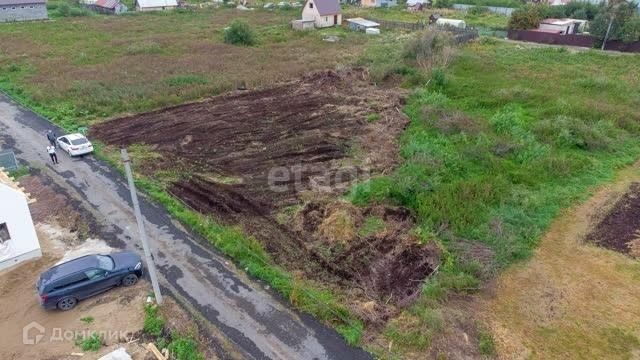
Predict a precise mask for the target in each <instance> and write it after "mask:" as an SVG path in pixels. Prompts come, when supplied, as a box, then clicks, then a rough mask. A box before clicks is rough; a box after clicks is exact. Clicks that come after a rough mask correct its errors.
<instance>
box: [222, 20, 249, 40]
mask: <svg viewBox="0 0 640 360" xmlns="http://www.w3.org/2000/svg"><path fill="white" fill-rule="evenodd" d="M224 42H225V43H227V44H233V45H244V46H252V45H255V43H256V36H255V34H254V32H253V30H252V29H251V27H249V24H247V23H246V22H244V21H242V20H234V21H233V22H232V23H231V25H229V27H228V28H227V29H225V31H224Z"/></svg>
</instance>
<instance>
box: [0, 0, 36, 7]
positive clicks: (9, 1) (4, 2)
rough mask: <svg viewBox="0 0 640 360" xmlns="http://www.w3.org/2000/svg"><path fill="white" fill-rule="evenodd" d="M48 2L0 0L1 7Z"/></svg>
mask: <svg viewBox="0 0 640 360" xmlns="http://www.w3.org/2000/svg"><path fill="white" fill-rule="evenodd" d="M46 3H47V0H0V6H7V5H26V4H46Z"/></svg>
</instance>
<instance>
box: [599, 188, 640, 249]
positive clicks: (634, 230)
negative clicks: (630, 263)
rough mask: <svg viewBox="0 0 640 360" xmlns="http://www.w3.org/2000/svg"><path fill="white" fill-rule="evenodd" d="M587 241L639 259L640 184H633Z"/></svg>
mask: <svg viewBox="0 0 640 360" xmlns="http://www.w3.org/2000/svg"><path fill="white" fill-rule="evenodd" d="M587 240H588V241H591V242H594V243H596V244H598V245H600V246H602V247H605V248H607V249H611V250H615V251H619V252H621V253H624V254H629V255H631V256H633V257H636V258H637V257H640V183H633V184H631V186H630V187H629V190H628V191H627V192H626V193H625V194H624V195H623V196H622V197H621V198H620V199H619V200H618V201H617V202H616V204H615V205H614V207H613V209H611V210H610V211H609V213H608V214H607V215H605V217H604V218H603V219H602V221H601V222H600V223H599V224H598V225H597V226H596V227H595V229H594V230H593V232H591V233H590V234H589V235H588V236H587Z"/></svg>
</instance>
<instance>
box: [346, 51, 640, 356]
mask: <svg viewBox="0 0 640 360" xmlns="http://www.w3.org/2000/svg"><path fill="white" fill-rule="evenodd" d="M638 66H640V58H638V57H636V56H609V55H603V54H599V53H596V52H586V53H584V52H580V53H572V52H569V51H566V50H564V49H550V48H536V49H534V48H522V47H517V46H513V45H508V44H500V43H492V42H491V41H483V42H480V43H477V44H473V45H469V46H467V47H466V48H464V50H462V52H461V54H460V55H459V57H458V58H457V59H456V60H455V61H454V63H453V64H452V65H451V67H450V68H449V69H447V70H446V71H445V78H444V81H441V83H440V84H439V86H431V87H429V88H419V89H418V90H417V91H416V92H415V94H414V95H413V96H412V97H411V99H410V101H409V103H408V105H407V108H406V112H407V113H408V114H409V115H410V117H411V119H412V123H411V125H410V127H409V128H408V129H407V130H406V132H405V135H404V136H403V138H402V148H401V154H402V156H403V157H404V159H405V163H404V165H402V166H401V167H400V168H399V169H398V170H397V171H396V173H395V174H393V175H391V176H388V177H383V178H379V179H376V180H374V181H372V182H371V183H368V184H363V185H362V186H360V187H356V188H355V189H353V192H352V196H351V198H352V200H353V201H354V202H356V203H358V204H364V203H370V202H379V201H382V202H388V201H391V202H393V203H397V204H401V205H404V206H407V207H409V208H411V209H413V210H414V211H415V212H416V214H417V215H418V217H419V219H420V220H421V221H422V229H421V231H422V232H423V233H425V234H428V236H430V237H432V238H433V239H435V241H439V242H441V244H442V246H443V247H444V248H446V249H450V250H451V251H450V253H449V254H450V261H449V262H445V264H444V266H443V267H441V269H440V273H439V274H438V276H436V277H435V278H434V279H432V280H431V281H429V282H427V283H426V284H425V286H424V291H423V299H421V301H419V302H418V304H416V305H414V307H413V308H412V309H409V310H408V312H407V313H408V314H407V315H406V316H407V317H409V318H413V319H419V318H420V316H421V315H420V314H424V312H425V311H427V312H429V313H432V312H433V311H434V309H437V308H438V307H439V306H438V305H437V302H438V301H440V300H441V299H443V298H446V295H447V293H448V292H449V291H450V290H452V289H453V290H456V292H458V293H460V292H461V291H462V292H463V293H464V292H468V291H469V290H470V291H472V292H473V291H474V290H477V289H478V288H480V287H481V284H482V283H481V281H480V280H479V279H480V278H481V275H480V274H481V273H482V268H483V267H485V266H492V267H495V268H498V269H499V268H503V267H505V266H507V265H509V264H511V263H513V262H514V261H518V260H522V259H527V258H529V257H530V256H531V254H532V251H533V250H534V249H535V248H536V246H537V244H538V241H539V238H540V236H541V234H542V233H543V232H544V231H545V230H546V229H547V227H548V226H549V224H550V223H551V221H552V220H553V219H554V218H555V217H556V216H557V214H558V212H559V211H560V209H562V208H565V207H567V206H569V205H570V204H572V203H573V202H575V201H576V200H578V199H583V198H584V196H585V195H586V194H587V193H588V189H589V188H591V187H592V186H594V185H596V184H600V183H602V182H606V181H608V180H610V179H611V178H612V176H613V174H614V172H615V170H616V169H619V168H620V167H622V166H625V165H628V164H630V163H631V162H633V161H634V160H635V159H637V158H638V155H640V143H639V142H638V141H637V136H638V134H639V132H640V113H639V112H638V111H637V108H638V105H639V104H640V94H639V93H638V92H637V91H634V89H637V88H638V86H639V85H640V77H638V74H637V73H636V72H634V71H633V69H635V68H637V67H638ZM462 240H473V241H476V242H480V243H483V244H485V245H486V246H487V247H488V248H490V249H491V250H492V252H493V253H494V254H495V255H494V259H493V261H492V262H490V263H488V264H487V263H483V261H484V260H486V259H482V258H478V259H476V258H474V257H473V256H469V254H465V253H464V252H459V251H456V250H455V249H456V247H457V245H458V244H459V243H460V241H462ZM429 299H432V300H434V301H429ZM434 304H435V305H434ZM407 323H411V322H409V321H406V319H405V321H404V323H403V324H402V328H403V329H404V332H403V333H398V332H397V331H390V332H387V341H390V340H394V342H395V343H400V342H405V343H407V344H409V346H408V348H411V347H413V348H414V349H416V350H419V349H424V348H426V347H427V346H428V344H429V341H428V340H429V334H432V333H433V331H434V330H433V328H434V326H433V321H432V320H431V321H422V320H421V321H417V320H416V321H414V322H413V324H414V326H407ZM437 323H438V322H436V324H437ZM398 325H400V324H397V323H396V324H395V325H394V324H393V323H392V324H391V325H390V326H398ZM419 334H422V336H420V335H419Z"/></svg>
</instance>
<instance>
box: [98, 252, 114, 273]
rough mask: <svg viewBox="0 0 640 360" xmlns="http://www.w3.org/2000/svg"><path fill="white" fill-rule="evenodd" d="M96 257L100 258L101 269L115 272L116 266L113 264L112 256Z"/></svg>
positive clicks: (99, 265)
mask: <svg viewBox="0 0 640 360" xmlns="http://www.w3.org/2000/svg"><path fill="white" fill-rule="evenodd" d="M96 257H97V258H98V267H99V268H100V269H105V270H108V271H109V270H113V267H114V266H115V264H114V263H113V259H112V258H111V256H105V255H97V256H96Z"/></svg>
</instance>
